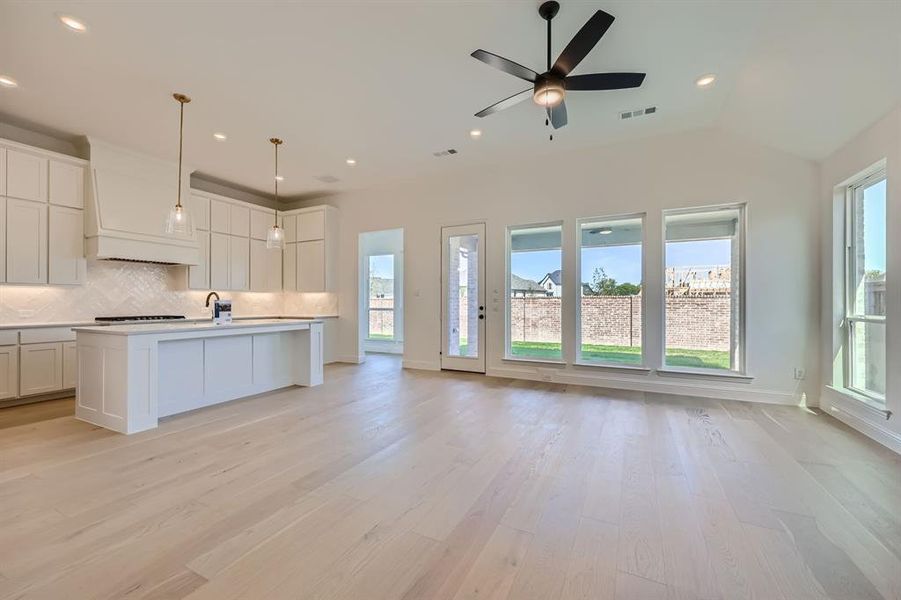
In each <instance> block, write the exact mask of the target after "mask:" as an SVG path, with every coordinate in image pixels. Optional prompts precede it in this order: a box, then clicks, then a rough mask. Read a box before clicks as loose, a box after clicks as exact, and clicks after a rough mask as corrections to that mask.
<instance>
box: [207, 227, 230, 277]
mask: <svg viewBox="0 0 901 600" xmlns="http://www.w3.org/2000/svg"><path fill="white" fill-rule="evenodd" d="M228 240H229V235H228V234H227V233H217V232H215V231H214V232H212V233H210V287H211V288H212V289H214V290H227V289H229V286H228V282H229V278H228V275H229V260H228V258H229V249H230V248H229V243H228Z"/></svg>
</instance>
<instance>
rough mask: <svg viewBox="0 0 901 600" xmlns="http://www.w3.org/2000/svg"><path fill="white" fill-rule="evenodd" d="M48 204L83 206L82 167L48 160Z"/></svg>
mask: <svg viewBox="0 0 901 600" xmlns="http://www.w3.org/2000/svg"><path fill="white" fill-rule="evenodd" d="M49 197H50V204H57V205H59V206H68V207H70V208H84V167H80V166H78V165H71V164H69V163H65V162H61V161H58V160H51V161H50V188H49Z"/></svg>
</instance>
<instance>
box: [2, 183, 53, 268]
mask: <svg viewBox="0 0 901 600" xmlns="http://www.w3.org/2000/svg"><path fill="white" fill-rule="evenodd" d="M6 225H7V227H6V281H7V282H9V283H47V204H44V203H39V202H29V201H28V200H15V199H13V198H9V199H7V201H6Z"/></svg>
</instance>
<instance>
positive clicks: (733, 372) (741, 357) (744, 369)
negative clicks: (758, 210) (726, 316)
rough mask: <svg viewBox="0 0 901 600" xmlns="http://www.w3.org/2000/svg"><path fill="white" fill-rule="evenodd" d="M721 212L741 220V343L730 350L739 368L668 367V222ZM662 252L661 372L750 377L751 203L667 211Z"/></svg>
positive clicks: (662, 225) (662, 221)
mask: <svg viewBox="0 0 901 600" xmlns="http://www.w3.org/2000/svg"><path fill="white" fill-rule="evenodd" d="M718 210H738V213H739V219H738V221H739V222H738V227H737V228H736V231H737V232H738V259H737V263H738V270H739V272H738V288H739V289H738V296H737V299H738V306H739V313H738V319H737V321H738V343H737V344H735V347H734V348H730V350H729V358H730V361H731V362H734V363H735V364H734V365H733V366H732V367H730V368H729V369H708V368H701V367H680V366H674V365H667V364H666V243H667V242H666V218H667V216H670V215H684V214H693V213H705V212H713V211H718ZM660 236H661V240H660V244H661V246H660V249H661V253H662V256H661V258H662V260H661V270H660V275H661V281H660V332H661V339H660V355H659V356H658V360H659V361H660V365H661V368H660V370H663V371H666V372H683V373H698V374H703V375H722V376H739V377H746V376H748V356H747V354H748V353H747V347H748V330H747V326H746V324H747V314H748V303H747V297H748V292H747V287H748V284H747V280H748V269H747V255H748V203H747V202H728V203H724V204H712V205H704V206H690V207H684V208H673V209H664V210H663V211H661V218H660ZM733 353H737V354H738V359H737V360H735V359H734V358H733Z"/></svg>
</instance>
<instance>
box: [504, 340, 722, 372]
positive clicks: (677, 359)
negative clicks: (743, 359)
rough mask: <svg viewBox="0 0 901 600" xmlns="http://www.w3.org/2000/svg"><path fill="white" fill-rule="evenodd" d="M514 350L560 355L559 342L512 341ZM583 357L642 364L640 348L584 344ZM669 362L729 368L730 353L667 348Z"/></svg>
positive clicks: (525, 355) (532, 355)
mask: <svg viewBox="0 0 901 600" xmlns="http://www.w3.org/2000/svg"><path fill="white" fill-rule="evenodd" d="M511 351H512V354H513V356H516V357H521V358H538V359H542V358H545V359H558V360H559V359H560V344H557V343H554V342H513V344H512V348H511ZM582 359H583V360H585V361H598V362H615V363H623V364H632V365H638V364H641V348H638V347H635V346H602V345H598V344H583V345H582ZM666 364H667V365H668V366H671V367H695V368H700V369H728V368H729V353H728V352H725V351H718V350H686V349H679V348H670V349H668V350H667V352H666Z"/></svg>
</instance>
